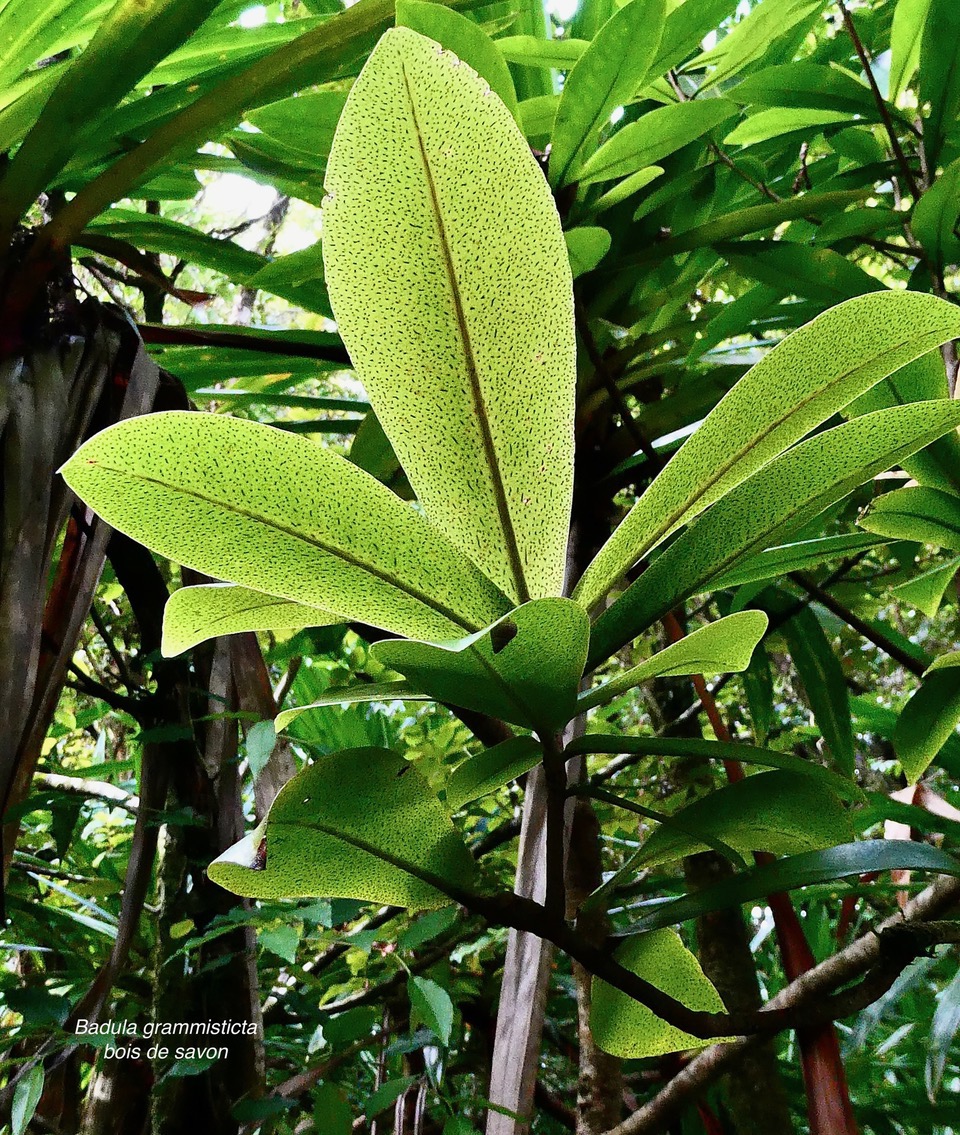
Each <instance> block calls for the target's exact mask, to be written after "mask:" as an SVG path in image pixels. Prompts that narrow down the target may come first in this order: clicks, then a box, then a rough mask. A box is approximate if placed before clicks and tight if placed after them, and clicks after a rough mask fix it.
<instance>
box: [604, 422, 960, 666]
mask: <svg viewBox="0 0 960 1135" xmlns="http://www.w3.org/2000/svg"><path fill="white" fill-rule="evenodd" d="M958 423H960V407H958V406H957V405H956V404H955V403H951V402H948V401H938V402H917V403H913V404H912V405H909V406H898V407H894V408H892V409H889V410H879V411H877V412H876V413H875V414H867V415H864V416H863V417H861V418H855V419H854V420H853V421H852V422H847V423H846V424H844V425H842V426H837V427H836V428H835V429H832V430H828V431H826V432H825V433H821V434H819V435H817V436H816V437H813V438H810V439H808V440H807V441H805V442H801V444H800V445H797V446H794V448H793V449H791V450H788V451H787V452H786V453H785V454H783V455H782V456H781V457H779V458H778V459H777V460H776V461H774V462H772V463H771V464H770V465H768V466H766V467H764V468H763V469H760V470H759V471H758V472H757V473H755V474H754V475H753V476H752V477H750V479H749V480H747V481H746V482H744V483H743V484H741V485H739V486H738V487H737V488H736V489H734V490H733V491H732V492H730V493H728V494H727V496H726V497H724V498H723V499H722V500H720V501H718V502H717V503H716V504H715V505H714V507H713V508H711V509H710V510H709V511H708V512H707V513H706V514H704V515H703V516H702V517H700V518H699V519H698V520H697V522H696V523H695V524H693V525H691V526H690V528H689V529H687V531H685V532H684V533H683V534H682V535H681V536H680V537H678V539H677V540H675V541H674V542H673V544H671V545H670V547H669V548H668V549H667V550H666V551H664V552H663V554H662V555H660V556H658V557H657V558H656V559H655V560H654V561H653V562H652V563H651V564H650V566H649V567H648V568H647V570H646V571H645V572H643V574H642V575H641V576H640V578H639V579H638V580H637V581H636V582H635V583H633V584H631V585H630V587H629V588H628V589H627V590H626V591H625V592H624V593H623V595H621V596H620V598H619V599H617V601H616V602H615V603H614V604H613V605H612V606H611V607H608V608H607V609H606V610H605V611H604V612H603V613H602V614H601V615H600V617H599V619H598V620H597V622H596V624H595V625H594V628H593V633H592V635H591V642H590V664H594V663H595V662H597V661H599V660H600V659H602V658H605V657H607V655H608V654H610V653H611V652H612V651H614V650H617V649H619V647H620V646H622V645H623V644H624V643H625V642H628V641H629V640H630V639H631V638H633V637H635V636H636V635H637V634H639V633H640V631H641V630H642V629H644V628H646V627H648V626H650V624H651V623H652V622H654V621H655V620H656V619H659V618H661V617H662V616H663V615H664V614H665V613H666V612H667V611H669V610H671V609H672V608H673V607H674V606H675V605H676V604H677V603H678V602H680V601H681V600H682V599H684V598H687V597H688V596H690V595H692V594H694V593H695V592H696V590H697V588H699V587H700V586H702V584H703V583H704V582H705V581H706V580H708V579H711V578H713V577H715V576H717V575H720V574H721V572H724V571H728V570H729V569H730V568H732V567H734V565H736V564H737V563H738V562H740V561H742V560H744V559H746V558H747V557H748V556H751V555H753V554H755V553H756V552H758V551H760V550H761V549H762V548H763V547H765V546H768V545H769V544H771V543H775V542H776V541H777V540H778V539H783V538H784V537H785V536H787V535H788V534H789V533H791V532H795V531H797V529H799V528H800V527H802V526H803V525H804V524H805V523H807V522H808V521H809V520H812V519H813V517H814V516H816V515H817V514H818V513H819V512H822V511H823V510H824V509H825V508H828V507H829V506H830V505H831V504H833V503H834V502H835V501H838V500H841V499H842V498H843V497H844V496H846V495H847V493H849V492H850V491H851V490H852V489H854V488H856V487H857V485H860V484H862V483H863V482H864V481H866V480H869V479H870V478H871V477H873V476H875V475H876V474H877V473H880V472H882V471H883V470H884V469H888V468H890V467H891V466H892V465H895V464H896V463H897V462H898V461H899V460H901V459H902V458H903V457H905V456H907V455H908V454H910V453H914V452H916V450H917V449H920V448H922V447H923V446H924V445H926V444H928V443H929V442H930V441H932V440H933V439H934V438H936V437H939V436H940V435H941V434H944V433H946V432H947V430H950V429H953V428H955V426H956V425H957V424H958ZM696 437H697V434H694V438H696ZM680 452H681V453H682V452H683V450H681V451H680ZM668 468H669V466H668ZM655 483H656V482H655ZM650 491H652V490H648V492H650Z"/></svg>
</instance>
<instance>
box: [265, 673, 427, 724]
mask: <svg viewBox="0 0 960 1135" xmlns="http://www.w3.org/2000/svg"><path fill="white" fill-rule="evenodd" d="M425 699H426V695H424V694H421V693H420V692H419V691H418V690H416V689H414V688H413V687H412V686H411V685H410V683H409V682H358V683H357V684H356V685H354V686H328V687H327V689H325V690H324V692H323V694H322V695H321V696H320V697H318V698H316V700H314V701H311V702H309V703H308V704H307V705H295V706H291V707H290V709H285V710H283V712H282V713H278V714H277V716H276V718H275V719H274V722H273V725H274V728H275V729H276V731H277V732H278V733H279V732H281V730H283V729H286V728H287V726H288V725H289V724H290V723H291V722H292V721H296V720H297V718H298V717H301V716H302V715H303V714H305V713H310V712H311V711H312V710H315V709H325V708H326V707H327V706H331V705H339V706H344V705H359V704H362V703H363V702H392V701H424V700H425Z"/></svg>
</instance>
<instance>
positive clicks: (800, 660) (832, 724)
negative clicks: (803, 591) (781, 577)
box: [780, 596, 855, 776]
mask: <svg viewBox="0 0 960 1135" xmlns="http://www.w3.org/2000/svg"><path fill="white" fill-rule="evenodd" d="M784 602H785V603H789V602H791V600H790V598H789V597H787V596H784ZM780 633H781V634H782V635H783V636H784V638H785V639H786V640H787V646H788V648H789V650H790V657H791V658H792V659H793V664H794V666H795V667H796V668H797V674H798V675H799V677H800V681H801V682H802V683H803V690H804V693H805V694H806V700H807V704H808V705H809V706H810V709H811V710H812V711H813V719H814V721H815V722H816V723H817V728H818V729H819V730H820V732H821V734H822V735H823V739H824V741H825V742H826V745H827V748H828V750H829V752H830V755H831V756H832V758H833V760H834V762H835V763H836V767H837V768H838V770H839V771H840V772H842V773H846V775H848V776H852V775H853V772H854V766H855V754H854V747H853V726H852V724H851V721H850V695H849V694H848V693H847V684H846V680H845V678H844V673H843V667H842V666H841V665H840V660H839V659H838V658H837V656H836V654H834V652H833V647H832V646H831V645H830V643H829V642H828V641H827V636H826V634H824V630H823V627H821V625H820V620H819V619H818V618H817V616H816V615H815V614H814V613H813V611H812V610H811V609H810V608H809V607H804V608H803V609H802V610H800V611H798V612H797V613H796V614H795V615H793V616H792V617H791V618H789V619H787V621H786V622H785V623H784V624H783V625H782V626H781V628H780Z"/></svg>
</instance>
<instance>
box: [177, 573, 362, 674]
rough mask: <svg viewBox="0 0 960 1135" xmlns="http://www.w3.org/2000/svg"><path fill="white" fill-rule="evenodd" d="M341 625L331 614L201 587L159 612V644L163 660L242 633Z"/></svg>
mask: <svg viewBox="0 0 960 1135" xmlns="http://www.w3.org/2000/svg"><path fill="white" fill-rule="evenodd" d="M339 622H343V619H342V618H341V617H340V616H339V615H335V614H334V613H333V612H332V611H321V610H320V609H319V608H318V607H305V606H304V605H303V604H301V603H291V602H290V600H289V599H281V598H279V597H278V596H276V595H265V594H263V592H261V591H251V590H250V589H249V588H247V587H235V586H234V585H233V584H230V583H205V584H200V585H199V586H196V587H181V588H180V589H179V590H177V591H174V592H173V594H172V595H171V596H170V598H169V599H168V600H167V604H166V606H165V607H164V609H163V644H162V646H161V650H162V652H163V654H164V655H165V656H166V657H167V658H173V657H174V656H176V655H177V654H183V652H184V651H185V650H190V649H191V647H194V646H196V645H197V643H198V642H204V641H205V640H206V639H208V638H216V637H217V635H224V634H239V633H240V632H241V631H280V630H300V629H301V628H303V627H327V626H331V625H332V624H334V623H339Z"/></svg>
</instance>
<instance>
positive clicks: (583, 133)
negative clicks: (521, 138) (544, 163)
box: [550, 0, 666, 186]
mask: <svg viewBox="0 0 960 1135" xmlns="http://www.w3.org/2000/svg"><path fill="white" fill-rule="evenodd" d="M665 9H666V5H665V3H664V0H630V2H629V3H627V4H624V6H623V7H622V8H621V9H620V10H619V11H617V12H614V14H613V15H612V16H611V17H610V19H609V20H607V21H606V23H605V24H604V25H603V27H601V28H600V30H599V31H598V32H597V34H596V35H595V36H594V38H593V40H592V42H591V44H590V47H589V48H588V49H587V51H585V52H584V54H583V56H582V57H581V59H580V60H579V61H578V63H577V65H576V66H575V67H574V68H573V70H572V71H571V72H570V74H569V75H568V76H567V79H566V82H565V83H564V85H563V93H562V95H561V97H560V107H559V109H558V110H557V120H556V123H555V124H554V128H553V139H552V142H551V148H550V184H551V185H554V186H561V185H566V184H567V183H568V182H570V181H576V180H577V175H578V173H579V172H580V170H581V169H582V167H583V164H584V161H585V160H586V159H587V158H589V157H590V156H591V154H592V152H593V150H594V148H595V146H596V140H597V135H598V134H599V132H600V129H601V127H603V126H605V125H606V124H607V122H608V121H609V119H610V115H611V113H612V112H613V111H614V110H615V109H616V108H617V107H618V106H622V105H623V104H624V103H626V102H629V101H630V99H632V98H633V96H634V95H635V94H636V93H637V91H639V90H640V88H641V86H642V85H643V83H644V80H645V79H646V78H647V74H648V72H649V69H650V65H651V63H652V62H653V60H654V57H655V56H656V52H657V48H658V47H659V46H660V36H661V35H662V33H663V23H664V17H665V15H666V11H665Z"/></svg>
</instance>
